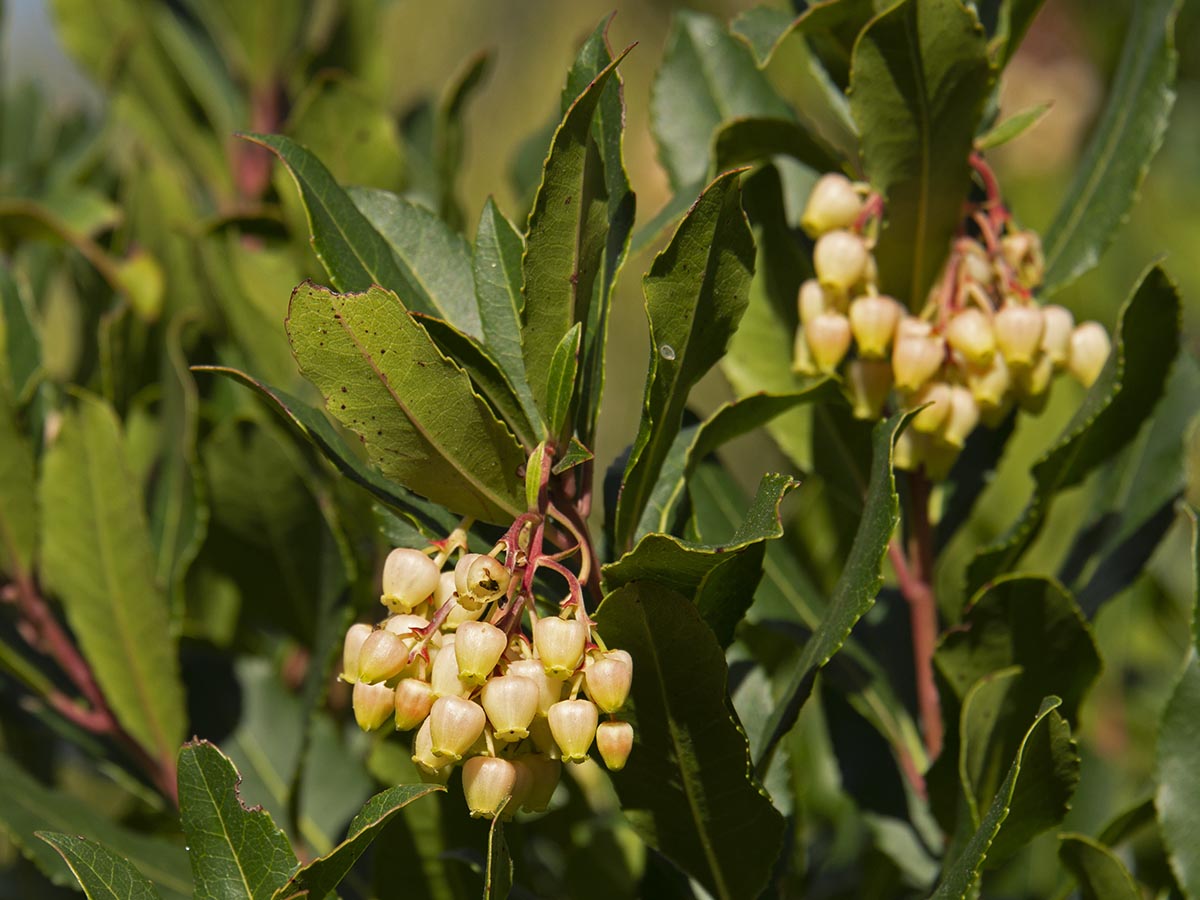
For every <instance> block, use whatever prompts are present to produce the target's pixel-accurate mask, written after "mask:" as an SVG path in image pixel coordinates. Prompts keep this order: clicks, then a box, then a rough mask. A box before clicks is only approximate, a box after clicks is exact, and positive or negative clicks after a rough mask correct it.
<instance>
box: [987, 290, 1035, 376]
mask: <svg viewBox="0 0 1200 900" xmlns="http://www.w3.org/2000/svg"><path fill="white" fill-rule="evenodd" d="M992 327H993V328H994V329H995V332H996V346H997V347H998V348H999V349H1000V352H1001V353H1003V354H1004V361H1005V362H1007V363H1008V365H1009V367H1010V368H1020V367H1022V366H1031V365H1033V364H1034V362H1035V361H1036V358H1037V354H1038V350H1039V349H1040V348H1041V346H1042V331H1043V330H1044V329H1045V322H1044V320H1043V319H1042V311H1041V309H1040V308H1039V307H1037V306H1032V305H1030V306H1026V305H1023V304H1021V303H1015V302H1012V301H1009V302H1008V303H1005V304H1004V306H1003V307H1002V308H1001V309H1000V311H999V312H998V313H996V315H995V318H994V319H993V321H992Z"/></svg>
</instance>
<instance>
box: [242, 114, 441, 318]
mask: <svg viewBox="0 0 1200 900" xmlns="http://www.w3.org/2000/svg"><path fill="white" fill-rule="evenodd" d="M244 137H245V138H246V139H247V140H249V141H252V142H253V143H256V144H261V145H262V146H263V147H266V148H267V149H268V150H270V151H271V152H272V153H274V154H275V155H276V156H278V157H279V159H280V160H281V161H282V162H283V164H284V165H285V166H287V169H288V172H289V173H291V176H292V178H293V180H294V181H295V182H296V189H297V190H298V191H299V192H300V197H301V199H302V201H303V202H304V208H305V211H306V212H307V214H308V224H309V229H310V232H311V237H312V245H313V249H314V250H315V251H316V253H317V258H318V259H320V260H321V263H322V264H323V265H324V266H325V271H326V272H328V273H329V278H330V280H331V281H332V282H333V285H334V287H336V288H337V289H338V290H341V291H365V290H367V289H368V288H369V287H371V285H373V284H377V285H380V286H381V287H385V288H388V289H389V290H394V291H397V292H399V293H402V294H404V296H405V299H406V301H407V302H409V303H411V304H413V309H414V310H416V311H418V312H425V313H429V314H430V315H438V314H439V310H437V309H436V308H434V307H432V306H429V307H425V306H422V305H421V302H422V299H423V297H422V294H421V292H420V289H419V288H418V287H417V286H416V285H415V284H414V283H413V280H412V277H411V276H410V275H409V273H407V272H405V271H404V269H403V268H402V265H401V263H400V261H399V260H398V259H397V258H396V255H395V253H394V252H393V251H392V248H391V245H390V244H388V242H387V241H386V240H385V239H384V237H383V235H381V234H380V233H379V232H378V231H376V230H375V227H374V226H373V225H372V224H371V222H370V221H369V220H368V219H367V217H366V216H364V215H363V214H362V213H361V212H360V211H359V209H358V207H357V206H355V204H354V201H353V200H352V199H350V196H349V195H348V194H347V193H346V192H345V191H344V190H343V189H342V188H341V187H340V186H339V185H338V183H337V182H336V181H335V180H334V178H333V176H332V175H331V174H329V170H328V169H326V168H325V166H323V165H322V164H321V161H320V160H319V159H317V158H316V157H315V156H313V155H312V154H311V153H309V152H308V151H307V150H305V149H304V148H303V147H301V146H300V145H299V144H297V143H296V142H295V141H293V140H292V139H291V138H286V137H284V136H282V135H277V134H276V135H266V134H248V135H244Z"/></svg>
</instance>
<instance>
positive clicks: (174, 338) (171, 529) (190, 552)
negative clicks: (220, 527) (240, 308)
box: [150, 316, 208, 631]
mask: <svg viewBox="0 0 1200 900" xmlns="http://www.w3.org/2000/svg"><path fill="white" fill-rule="evenodd" d="M186 328H187V323H186V320H184V319H183V318H181V317H179V316H176V318H175V319H174V320H173V321H172V322H171V324H170V325H169V326H168V328H167V336H166V347H165V351H166V352H165V353H164V354H163V356H162V363H161V365H162V370H163V373H162V379H161V382H160V383H161V384H162V387H163V403H162V434H163V446H162V458H161V460H160V462H159V466H158V471H157V473H156V477H155V479H154V482H153V484H152V486H151V493H150V537H151V539H152V540H153V542H154V548H155V552H156V556H157V567H156V576H157V580H158V583H159V585H160V586H162V588H163V589H164V590H165V591H166V594H167V598H168V602H169V606H170V612H171V621H172V626H173V627H172V631H178V630H179V629H178V624H179V622H180V621H181V620H182V618H183V580H184V577H185V576H186V575H187V571H188V568H189V567H190V566H191V564H192V562H193V561H194V560H195V559H196V555H197V554H198V553H199V552H200V545H201V544H203V543H204V535H205V532H206V530H207V528H208V505H207V502H206V499H205V496H204V488H203V484H202V482H201V478H200V461H199V458H198V456H197V453H196V423H197V419H198V416H199V400H198V397H197V395H196V383H195V382H194V381H193V380H192V373H191V372H189V371H188V365H187V357H186V354H185V349H184V343H183V340H184V338H183V335H184V331H185V330H186Z"/></svg>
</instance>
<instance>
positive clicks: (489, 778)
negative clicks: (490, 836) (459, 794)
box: [462, 756, 517, 819]
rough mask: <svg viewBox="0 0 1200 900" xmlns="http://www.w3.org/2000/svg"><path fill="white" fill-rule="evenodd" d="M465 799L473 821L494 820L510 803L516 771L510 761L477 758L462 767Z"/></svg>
mask: <svg viewBox="0 0 1200 900" xmlns="http://www.w3.org/2000/svg"><path fill="white" fill-rule="evenodd" d="M462 780H463V796H464V797H465V798H466V800H467V807H468V808H469V809H470V810H471V818H473V819H494V818H496V816H497V815H499V814H500V811H501V809H503V808H504V805H505V804H506V803H510V802H511V799H512V795H513V791H514V790H515V789H516V786H517V770H516V767H514V766H513V764H512V763H511V762H509V761H508V760H507V759H498V758H496V757H494V756H475V757H472V758H471V759H468V760H467V761H466V762H465V763H463V774H462Z"/></svg>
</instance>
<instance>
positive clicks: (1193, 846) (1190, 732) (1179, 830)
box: [1154, 508, 1200, 897]
mask: <svg viewBox="0 0 1200 900" xmlns="http://www.w3.org/2000/svg"><path fill="white" fill-rule="evenodd" d="M1188 516H1189V518H1190V519H1191V520H1192V558H1191V569H1192V579H1193V580H1192V592H1193V604H1194V607H1193V611H1192V646H1191V648H1190V649H1189V651H1188V655H1187V663H1186V666H1185V668H1184V670H1183V674H1182V675H1181V676H1180V678H1179V681H1178V682H1176V684H1175V689H1174V691H1173V692H1172V694H1171V698H1170V699H1169V700H1168V701H1167V707H1166V709H1165V710H1163V714H1162V720H1161V722H1160V724H1159V730H1158V747H1157V749H1156V751H1155V752H1156V756H1157V772H1156V773H1155V781H1156V783H1157V787H1156V790H1155V794H1154V806H1155V808H1156V809H1157V810H1158V825H1159V828H1160V829H1161V831H1162V838H1163V845H1164V846H1165V847H1166V849H1167V858H1168V859H1169V860H1170V862H1171V871H1172V872H1173V873H1174V875H1175V879H1176V881H1178V883H1179V887H1180V888H1181V889H1182V890H1183V893H1184V896H1186V897H1200V806H1197V804H1196V798H1197V797H1198V796H1200V759H1198V758H1197V756H1198V754H1200V718H1198V717H1197V716H1196V710H1197V709H1200V655H1198V654H1200V518H1198V516H1197V512H1196V510H1195V509H1191V508H1189V509H1188Z"/></svg>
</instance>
